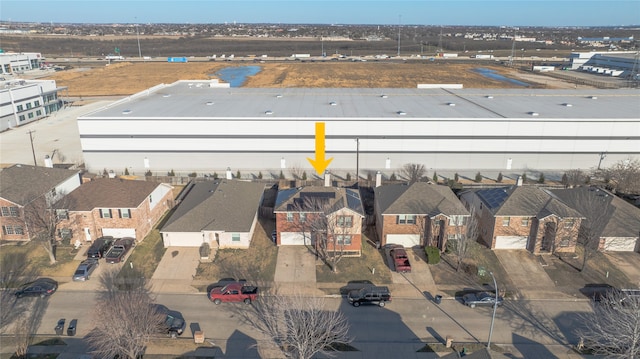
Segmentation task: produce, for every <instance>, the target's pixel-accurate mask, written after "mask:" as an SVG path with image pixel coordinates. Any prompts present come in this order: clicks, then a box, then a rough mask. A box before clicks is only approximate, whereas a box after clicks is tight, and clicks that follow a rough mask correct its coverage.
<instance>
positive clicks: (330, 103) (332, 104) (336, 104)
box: [329, 101, 338, 106]
mask: <svg viewBox="0 0 640 359" xmlns="http://www.w3.org/2000/svg"><path fill="white" fill-rule="evenodd" d="M329 105H331V106H338V103H337V102H335V101H331V102H329Z"/></svg>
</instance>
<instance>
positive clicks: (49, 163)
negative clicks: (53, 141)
mask: <svg viewBox="0 0 640 359" xmlns="http://www.w3.org/2000/svg"><path fill="white" fill-rule="evenodd" d="M44 166H45V167H49V168H53V161H52V160H51V157H49V155H46V156H44Z"/></svg>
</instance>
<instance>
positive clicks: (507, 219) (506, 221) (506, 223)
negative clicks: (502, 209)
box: [502, 217, 511, 227]
mask: <svg viewBox="0 0 640 359" xmlns="http://www.w3.org/2000/svg"><path fill="white" fill-rule="evenodd" d="M510 222H511V217H502V226H503V227H509V223H510Z"/></svg>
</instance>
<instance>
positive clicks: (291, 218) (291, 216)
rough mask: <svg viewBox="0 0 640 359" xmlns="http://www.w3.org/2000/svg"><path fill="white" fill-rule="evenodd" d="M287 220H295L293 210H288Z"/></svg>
mask: <svg viewBox="0 0 640 359" xmlns="http://www.w3.org/2000/svg"><path fill="white" fill-rule="evenodd" d="M287 222H293V212H287Z"/></svg>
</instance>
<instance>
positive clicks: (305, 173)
mask: <svg viewBox="0 0 640 359" xmlns="http://www.w3.org/2000/svg"><path fill="white" fill-rule="evenodd" d="M302 180H303V181H306V180H307V171H304V172H302Z"/></svg>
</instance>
